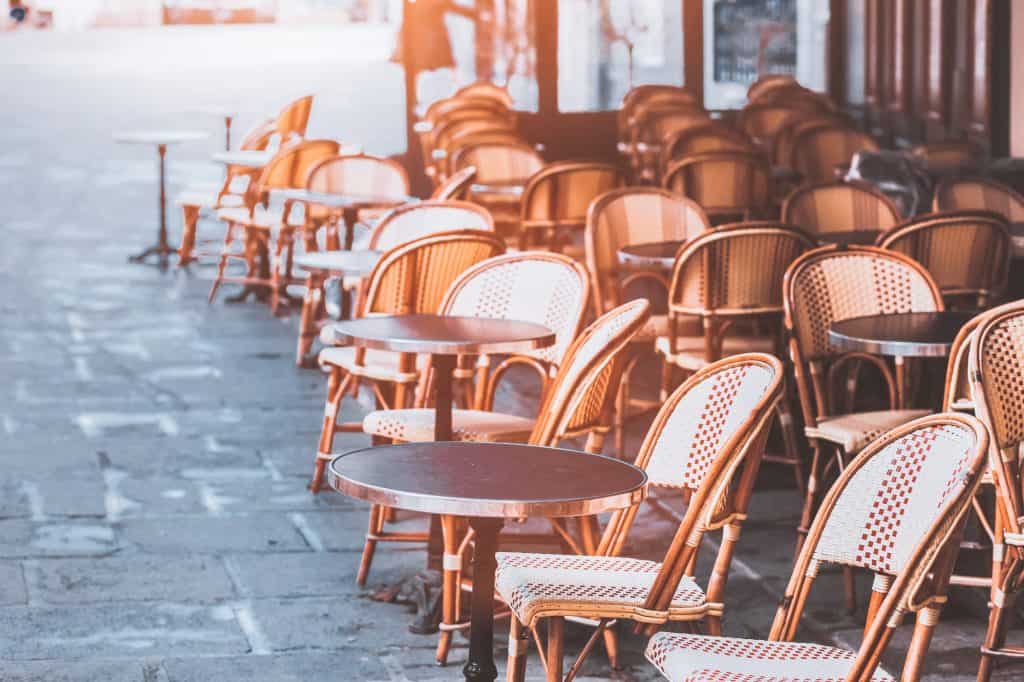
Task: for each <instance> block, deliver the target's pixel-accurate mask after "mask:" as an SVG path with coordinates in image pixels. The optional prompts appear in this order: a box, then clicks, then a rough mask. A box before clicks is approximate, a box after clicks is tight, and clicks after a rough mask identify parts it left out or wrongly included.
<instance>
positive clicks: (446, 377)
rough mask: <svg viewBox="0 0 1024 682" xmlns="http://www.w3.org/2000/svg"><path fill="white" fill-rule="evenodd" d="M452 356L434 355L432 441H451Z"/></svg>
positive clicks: (432, 360) (453, 367) (454, 359)
mask: <svg viewBox="0 0 1024 682" xmlns="http://www.w3.org/2000/svg"><path fill="white" fill-rule="evenodd" d="M455 361H456V357H455V356H454V355H434V356H432V357H431V364H432V366H433V369H434V377H433V379H434V440H435V441H436V442H443V441H449V440H451V439H452V375H453V374H454V372H455Z"/></svg>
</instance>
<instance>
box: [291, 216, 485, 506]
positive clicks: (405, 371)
mask: <svg viewBox="0 0 1024 682" xmlns="http://www.w3.org/2000/svg"><path fill="white" fill-rule="evenodd" d="M504 251H505V244H504V242H502V241H501V239H500V238H499V237H498V236H497V235H495V234H494V233H493V232H481V231H478V230H460V231H454V232H442V233H439V234H433V235H430V236H428V237H424V238H422V239H417V240H416V241H412V242H406V243H404V244H399V245H398V246H396V247H395V248H393V249H391V250H390V251H388V252H387V253H385V254H384V255H382V256H381V259H380V261H378V263H377V266H376V267H375V268H374V269H373V272H372V273H370V276H369V278H368V281H367V284H366V287H365V291H364V292H363V294H362V295H361V296H360V297H359V300H358V302H357V304H356V311H355V316H356V317H365V316H368V315H411V314H416V313H436V312H437V311H438V309H439V308H440V304H441V302H442V301H443V300H444V296H445V292H446V291H447V290H448V287H449V286H450V285H451V283H452V282H454V281H455V280H456V279H457V278H458V277H459V275H461V274H462V273H463V272H465V271H466V270H468V269H469V268H470V267H471V266H473V265H475V264H476V263H479V262H480V261H483V260H487V259H488V258H492V257H494V256H496V255H499V254H501V253H504ZM417 360H418V358H417V356H416V355H414V354H410V353H391V352H387V351H372V350H367V349H363V348H353V347H351V346H342V347H339V346H331V347H329V348H325V349H324V350H322V351H320V356H319V361H320V364H321V365H322V366H324V367H325V368H327V369H329V370H330V376H329V378H328V382H327V403H326V406H325V408H324V420H323V429H322V431H321V433H320V444H319V449H318V451H317V456H316V463H315V467H314V471H313V480H312V482H311V483H310V486H309V487H310V490H312V491H313V492H314V493H317V492H319V491H320V485H321V483H322V481H323V474H324V468H325V467H326V466H327V462H329V461H330V460H331V459H332V458H333V457H335V454H332V453H331V448H332V447H333V445H334V434H335V432H336V431H362V425H361V424H359V423H354V424H338V423H337V417H338V410H339V407H340V405H341V401H342V399H343V398H344V397H345V395H346V394H347V393H349V392H355V391H356V390H358V388H359V386H360V385H361V384H369V385H370V386H371V388H372V389H373V393H374V396H375V398H376V400H377V405H378V406H381V407H395V408H398V407H408V406H409V405H410V403H411V402H412V399H413V397H414V393H415V388H416V384H417V382H418V381H419V378H420V373H419V368H418V366H417ZM421 364H422V363H421Z"/></svg>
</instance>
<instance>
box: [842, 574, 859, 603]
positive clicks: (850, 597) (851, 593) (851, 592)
mask: <svg viewBox="0 0 1024 682" xmlns="http://www.w3.org/2000/svg"><path fill="white" fill-rule="evenodd" d="M843 599H844V602H845V604H846V612H847V613H849V614H854V613H856V612H857V582H856V580H855V577H854V573H853V568H852V567H851V566H843Z"/></svg>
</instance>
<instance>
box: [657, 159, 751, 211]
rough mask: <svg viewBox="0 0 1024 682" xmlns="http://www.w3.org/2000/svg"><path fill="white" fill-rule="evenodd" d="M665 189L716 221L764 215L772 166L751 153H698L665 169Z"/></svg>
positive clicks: (663, 181)
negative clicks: (683, 197) (690, 200)
mask: <svg viewBox="0 0 1024 682" xmlns="http://www.w3.org/2000/svg"><path fill="white" fill-rule="evenodd" d="M661 184H662V186H663V187H665V188H667V189H669V190H671V191H673V192H678V193H679V194H682V195H683V196H686V197H689V198H691V199H693V200H694V201H696V202H697V203H698V204H700V205H701V206H702V207H703V208H704V211H705V213H707V214H708V217H710V218H711V220H712V221H715V220H716V219H717V220H718V222H721V221H722V219H728V218H733V219H736V218H739V219H740V220H750V219H753V218H756V217H759V216H761V214H763V213H764V212H765V211H766V210H767V207H768V204H769V188H770V187H769V169H768V163H767V162H766V161H765V160H764V158H762V157H761V156H760V155H758V154H751V153H748V152H706V153H703V154H694V155H692V156H688V157H685V158H682V159H679V160H678V161H675V162H674V163H672V164H670V165H669V167H668V168H667V169H665V177H664V178H663V179H662V183H661Z"/></svg>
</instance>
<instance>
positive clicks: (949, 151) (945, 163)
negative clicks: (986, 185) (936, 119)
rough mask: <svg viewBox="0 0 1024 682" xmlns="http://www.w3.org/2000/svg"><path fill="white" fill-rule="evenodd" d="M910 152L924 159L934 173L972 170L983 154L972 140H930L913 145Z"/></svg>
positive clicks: (941, 173) (913, 156)
mask: <svg viewBox="0 0 1024 682" xmlns="http://www.w3.org/2000/svg"><path fill="white" fill-rule="evenodd" d="M909 154H910V156H911V158H916V159H920V160H921V161H923V162H924V164H925V166H926V167H927V168H928V172H929V173H931V174H932V175H948V174H951V173H962V172H964V171H969V170H972V169H973V168H974V167H976V166H977V165H978V161H979V159H980V156H981V155H980V153H979V151H978V149H977V148H976V147H975V146H974V145H972V144H971V143H970V142H929V143H927V144H919V145H916V146H914V147H911V148H910V150H909Z"/></svg>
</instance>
